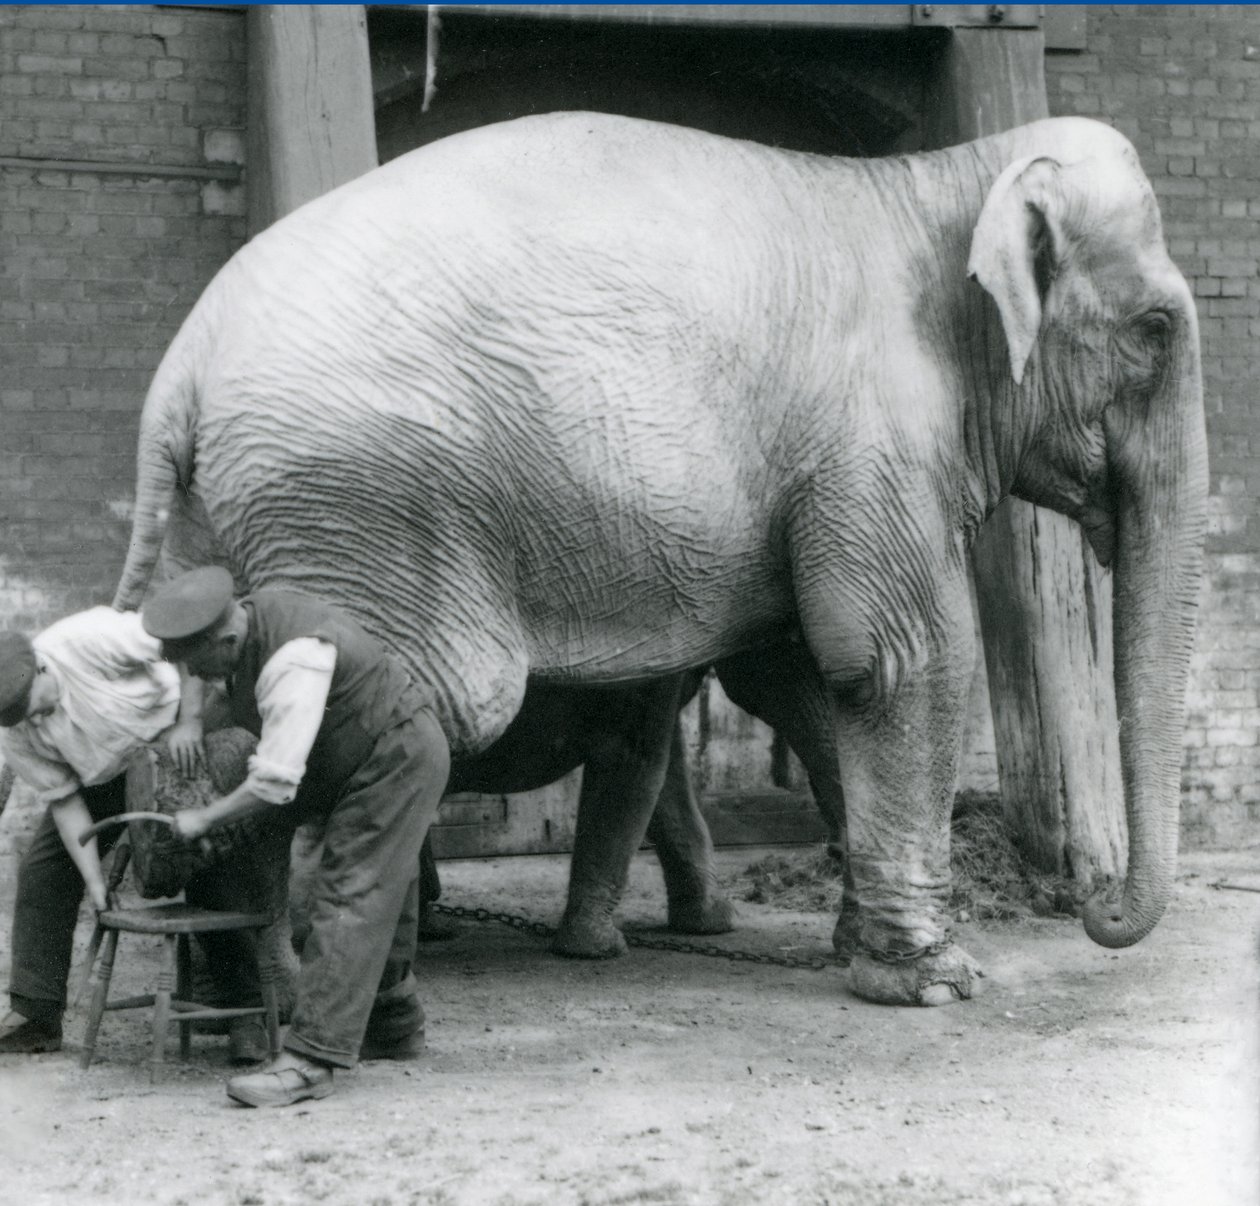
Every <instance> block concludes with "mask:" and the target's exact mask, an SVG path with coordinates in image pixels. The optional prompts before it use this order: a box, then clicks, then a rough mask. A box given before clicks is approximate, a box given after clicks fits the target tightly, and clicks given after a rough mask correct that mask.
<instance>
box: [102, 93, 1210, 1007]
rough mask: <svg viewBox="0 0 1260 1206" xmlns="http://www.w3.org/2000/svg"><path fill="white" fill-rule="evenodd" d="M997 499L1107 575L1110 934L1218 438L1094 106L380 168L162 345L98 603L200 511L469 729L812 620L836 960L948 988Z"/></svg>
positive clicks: (527, 138) (463, 140)
mask: <svg viewBox="0 0 1260 1206" xmlns="http://www.w3.org/2000/svg"><path fill="white" fill-rule="evenodd" d="M180 487H183V488H184V491H186V492H187V493H186V494H182V493H181V491H180ZM1009 494H1014V495H1017V496H1019V497H1021V498H1025V499H1028V500H1029V501H1032V502H1035V503H1039V504H1042V505H1045V506H1049V507H1053V508H1056V509H1058V510H1060V511H1062V512H1064V513H1065V514H1067V515H1069V516H1071V517H1073V518H1075V519H1077V520H1078V521H1079V522H1080V523H1081V524H1082V526H1083V527H1084V529H1085V531H1086V533H1087V534H1088V536H1089V539H1090V541H1091V543H1092V545H1093V547H1094V548H1095V550H1096V551H1097V552H1098V555H1099V556H1100V558H1102V559H1103V560H1104V561H1107V562H1109V563H1111V564H1112V565H1114V569H1115V591H1114V600H1115V601H1114V613H1113V619H1114V624H1115V633H1116V637H1115V650H1116V654H1115V674H1116V697H1117V703H1118V706H1119V711H1120V715H1121V716H1122V717H1123V724H1122V726H1121V732H1120V742H1121V757H1122V763H1123V772H1124V778H1125V789H1126V803H1127V812H1128V818H1129V831H1130V859H1129V869H1128V877H1127V881H1126V886H1125V894H1124V899H1123V901H1122V902H1120V904H1118V905H1116V906H1114V907H1111V906H1104V905H1097V904H1096V905H1094V906H1093V907H1091V908H1089V909H1087V910H1086V917H1085V923H1086V929H1087V931H1088V933H1089V934H1090V935H1091V936H1092V937H1093V938H1094V939H1095V940H1097V941H1099V942H1102V943H1104V944H1107V945H1112V946H1122V945H1127V944H1129V943H1132V942H1135V941H1137V940H1138V939H1140V938H1141V937H1142V936H1143V935H1144V934H1146V933H1147V932H1148V931H1149V930H1150V928H1151V927H1152V926H1153V925H1154V924H1155V923H1156V921H1157V920H1158V918H1159V916H1160V914H1161V913H1162V911H1163V909H1164V907H1165V904H1166V902H1167V899H1168V895H1169V891H1170V886H1171V882H1172V876H1173V872H1174V867H1175V857H1176V843H1177V807H1178V793H1179V786H1180V785H1179V773H1180V763H1181V747H1180V740H1181V732H1182V727H1183V724H1184V696H1185V682H1186V674H1187V667H1188V660H1189V651H1190V643H1191V638H1192V631H1193V623H1194V612H1195V605H1196V601H1197V593H1198V581H1199V573H1200V560H1201V551H1202V542H1203V533H1204V524H1205V498H1206V458H1205V436H1204V425H1203V404H1202V387H1201V382H1200V369H1199V352H1198V328H1197V319H1196V315H1195V312H1194V306H1193V302H1192V299H1191V296H1190V293H1189V290H1188V289H1187V287H1186V283H1185V280H1184V279H1183V277H1182V276H1181V274H1180V273H1179V272H1178V271H1177V269H1176V268H1175V267H1174V265H1173V264H1172V262H1171V260H1170V259H1169V258H1168V255H1167V252H1166V250H1165V248H1164V243H1163V234H1162V230H1161V224H1160V218H1159V212H1158V207H1157V205H1156V202H1155V198H1154V195H1153V193H1152V191H1151V187H1150V184H1149V182H1148V181H1147V180H1146V178H1145V176H1144V175H1143V174H1142V171H1141V168H1140V166H1139V164H1138V160H1137V156H1136V153H1135V152H1134V150H1133V148H1132V147H1131V146H1130V145H1129V143H1128V142H1127V141H1126V140H1125V139H1124V138H1123V137H1122V136H1121V135H1119V134H1117V133H1116V132H1115V131H1113V130H1111V129H1110V128H1108V127H1106V126H1104V125H1101V124H1098V123H1094V122H1090V121H1086V120H1083V119H1055V120H1051V121H1045V122H1038V123H1034V124H1032V125H1030V126H1025V127H1021V128H1019V129H1016V130H1012V131H1009V132H1007V133H1005V134H1001V135H997V136H994V137H991V138H987V139H983V140H980V141H978V142H974V143H969V144H967V145H965V146H962V147H957V148H952V149H950V150H946V151H939V152H933V153H931V154H922V155H903V156H897V157H894V158H889V159H878V160H848V159H840V158H826V157H821V156H813V155H804V154H798V153H792V152H785V151H779V150H775V149H772V148H768V147H763V146H758V145H755V144H752V143H745V142H736V141H731V140H727V139H722V138H718V137H714V136H711V135H707V134H703V133H700V132H697V131H693V130H686V129H682V128H679V127H674V126H667V125H660V124H656V123H651V122H642V121H635V120H631V119H627V118H619V117H613V116H608V115H600V114H588V113H577V114H559V113H557V114H550V115H547V116H542V117H535V118H526V119H522V120H520V121H516V122H508V123H504V124H502V125H496V126H489V127H484V128H482V129H478V130H473V131H470V132H468V133H465V134H460V135H457V136H455V137H452V138H449V139H444V140H442V141H440V142H437V143H434V144H432V145H430V146H427V147H424V148H421V149H420V150H417V151H414V152H412V153H411V154H408V155H405V156H403V157H401V158H399V159H397V160H395V161H393V162H391V163H389V164H386V165H385V166H383V167H381V168H379V169H378V170H376V171H373V172H370V173H368V174H367V175H366V176H363V177H361V178H359V179H358V180H355V181H352V182H351V183H349V184H347V185H344V186H343V187H341V188H338V189H336V190H334V191H333V192H331V193H329V194H327V195H326V196H324V197H321V198H319V199H318V200H316V201H313V202H311V203H310V204H308V205H306V206H304V207H303V208H301V209H299V210H297V211H296V212H294V213H293V214H291V215H289V216H288V217H286V218H285V219H283V220H282V221H280V222H278V223H276V225H275V226H273V227H271V228H270V229H268V230H266V231H264V232H263V233H262V234H261V235H259V236H258V237H257V238H255V239H254V240H253V241H252V242H251V243H250V244H248V245H247V246H246V247H245V248H243V249H242V250H241V251H240V252H239V253H238V254H237V255H236V256H235V257H234V258H233V259H232V261H231V262H230V263H229V264H228V265H227V266H226V267H225V268H224V269H223V270H222V271H221V272H220V273H219V274H218V276H217V277H216V278H215V280H214V281H213V282H212V283H211V284H210V286H209V287H208V288H207V289H206V291H205V293H204V294H203V296H202V298H201V300H200V301H199V302H198V304H197V306H196V308H195V309H194V311H193V313H192V314H191V315H190V317H189V319H188V320H187V322H186V323H185V325H184V327H183V328H182V329H181V331H180V333H179V335H178V336H177V337H176V339H175V341H174V343H173V344H172V346H171V348H170V349H169V351H168V353H167V355H166V357H165V358H164V360H163V362H162V364H161V366H160V368H159V370H158V373H157V375H156V377H155V379H154V382H153V386H152V388H151V390H150V393H149V396H148V399H147V401H146V403H145V409H144V414H143V418H142V424H141V436H140V447H139V484H138V492H137V506H136V521H135V526H134V531H133V542H132V547H131V550H130V555H129V559H128V563H127V566H126V567H125V569H124V573H123V577H122V581H121V583H120V586H119V590H118V594H117V600H116V601H117V602H118V603H119V604H120V605H122V606H134V605H135V604H136V603H138V602H139V599H140V596H141V594H142V592H143V590H144V589H145V586H146V584H147V582H148V580H149V577H150V574H151V571H152V569H153V567H154V564H155V563H156V561H157V558H158V553H159V549H160V545H161V541H162V538H163V534H164V531H165V527H166V520H167V516H168V515H169V514H170V513H171V511H172V509H173V508H176V501H177V499H178V498H180V497H181V496H183V497H187V498H189V499H191V500H193V501H194V502H195V503H196V505H197V506H198V507H202V508H204V513H205V515H206V516H207V517H208V521H209V523H210V525H211V526H212V527H213V530H214V532H215V533H216V535H217V537H218V538H219V540H220V541H221V543H222V547H223V551H224V553H225V554H226V556H227V559H228V561H229V563H230V564H231V565H232V567H233V569H234V571H235V572H236V573H237V574H238V575H239V576H240V578H241V579H242V580H243V581H244V582H246V583H248V584H249V586H250V587H251V588H253V589H258V588H262V587H287V588H291V589H298V590H305V591H309V592H311V593H314V594H317V595H320V596H323V597H326V598H329V599H332V600H334V601H336V602H339V603H341V604H343V605H345V606H347V607H348V608H350V609H351V610H352V611H353V612H354V613H355V614H356V615H357V616H359V617H360V618H361V619H362V620H363V621H364V622H365V623H367V624H368V625H369V626H370V627H371V628H372V629H373V630H374V631H375V632H377V633H378V634H379V635H381V636H382V637H383V638H384V639H386V640H387V641H388V643H389V644H390V645H391V646H392V647H393V648H394V649H395V650H397V651H398V653H399V655H400V656H402V657H403V658H404V659H405V660H406V662H407V664H408V666H409V668H410V670H411V671H412V673H413V674H414V676H415V678H416V680H417V682H418V683H420V684H422V686H423V687H424V688H425V689H426V690H427V691H428V693H429V694H430V696H431V698H432V701H433V707H434V709H435V712H436V714H437V715H438V717H439V719H440V721H441V724H442V726H443V729H444V731H445V733H446V735H447V738H448V740H449V742H450V744H451V747H452V749H453V751H454V752H455V753H456V754H457V755H459V754H461V753H475V752H477V751H480V750H483V749H485V748H486V747H487V746H489V745H490V744H491V743H492V742H493V741H494V740H495V739H496V738H497V737H498V736H500V735H501V734H502V733H503V732H504V730H505V729H506V728H507V726H508V725H509V723H510V722H511V720H512V718H513V717H514V716H515V715H516V713H517V711H518V710H519V708H520V705H521V701H522V698H523V696H524V693H525V686H526V681H527V679H528V678H529V677H530V676H535V677H537V678H538V679H541V680H548V681H555V682H560V683H582V684H601V683H603V684H610V683H611V684H616V683H623V682H629V681H632V680H649V679H656V678H659V677H660V676H668V675H673V674H676V673H678V672H681V671H684V670H686V669H688V668H690V667H694V666H703V665H708V664H711V663H713V662H715V661H718V660H720V659H722V658H723V657H726V656H728V655H731V654H733V653H736V652H738V651H740V650H742V649H747V648H752V647H755V646H756V645H758V644H759V643H761V642H762V641H764V640H765V639H766V638H767V637H768V636H777V635H781V634H783V633H784V632H786V631H787V630H788V629H789V628H790V627H793V626H798V627H799V629H800V631H801V633H802V635H803V639H804V641H805V644H806V647H807V648H808V650H809V652H810V654H811V655H812V658H813V659H814V661H815V662H816V664H817V666H818V668H819V670H820V672H821V674H822V677H823V680H824V681H825V683H826V685H827V692H828V703H829V708H828V710H829V722H828V723H829V724H830V725H831V727H832V729H833V732H834V745H835V748H837V749H839V750H840V751H841V752H842V757H841V763H840V778H841V780H842V783H843V790H844V797H845V808H846V815H847V824H848V845H849V855H850V858H849V867H850V873H851V877H852V882H853V884H854V887H855V894H856V904H857V925H856V933H855V934H854V935H853V942H854V948H855V950H856V951H857V953H858V954H859V955H861V956H862V959H863V962H862V963H860V964H858V965H857V966H859V967H860V968H865V967H866V961H867V960H869V961H871V962H874V963H878V964H886V963H888V961H889V960H895V961H897V962H898V963H899V964H905V963H907V962H911V963H912V962H913V961H914V960H916V959H922V960H929V961H931V962H930V965H925V966H927V967H928V974H927V975H926V977H923V976H917V975H916V976H915V977H914V983H915V984H916V985H918V984H920V983H923V982H930V984H931V986H932V991H931V992H930V993H926V994H925V993H923V992H922V991H920V989H919V988H917V987H916V988H913V989H912V988H897V987H896V986H895V985H893V986H892V987H891V988H890V987H889V985H890V983H891V980H890V978H889V977H887V976H884V975H876V976H874V977H868V976H866V975H865V972H863V973H862V974H855V976H854V980H853V986H854V988H855V989H856V990H857V991H858V992H864V991H865V992H867V995H872V996H876V997H878V998H879V999H881V1000H904V1001H906V1002H908V1003H910V1002H917V1001H921V1000H923V999H924V997H925V996H928V997H931V998H932V999H933V1000H937V999H944V998H945V997H948V998H950V999H953V998H954V997H961V996H966V995H968V994H969V993H970V992H971V991H972V987H973V983H974V979H975V977H974V975H973V973H972V968H971V964H970V961H969V960H968V959H967V958H966V957H965V956H964V955H963V954H962V953H960V952H954V953H950V952H948V951H947V947H948V944H949V923H948V915H947V911H946V907H945V906H946V901H947V898H948V891H949V833H948V827H949V815H950V802H951V796H952V790H953V784H954V778H955V770H956V767H957V764H958V758H959V751H960V746H961V741H962V735H963V733H962V730H963V719H964V715H965V710H966V709H965V698H966V692H967V689H968V684H969V682H970V677H971V667H972V662H973V648H972V645H973V638H972V626H971V613H970V607H969V601H968V592H967V577H966V561H967V552H968V548H969V544H970V541H971V540H972V538H973V537H974V535H975V532H976V531H977V529H978V528H979V526H980V525H981V523H983V521H984V519H985V518H986V516H987V515H988V514H990V513H991V511H992V510H993V508H994V507H995V506H996V505H997V504H998V502H999V501H1000V500H1001V499H1002V498H1003V497H1005V496H1006V495H1009ZM627 827H628V826H627ZM942 977H943V978H944V980H943V981H942ZM872 979H873V980H874V983H873V985H872V986H870V987H869V988H868V982H869V981H871V980H872Z"/></svg>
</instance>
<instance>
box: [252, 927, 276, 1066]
mask: <svg viewBox="0 0 1260 1206" xmlns="http://www.w3.org/2000/svg"><path fill="white" fill-rule="evenodd" d="M276 932H277V927H276V926H274V925H271V926H268V927H267V928H266V929H264V930H259V932H258V944H257V949H258V982H259V986H260V987H261V989H262V999H263V1007H264V1008H265V1009H266V1011H267V1051H268V1053H269V1054H270V1055H271V1058H272V1059H275V1058H276V1056H278V1055H279V1054H280V1003H279V999H278V995H277V993H276V970H277V964H278V960H277V958H276V949H275V948H276Z"/></svg>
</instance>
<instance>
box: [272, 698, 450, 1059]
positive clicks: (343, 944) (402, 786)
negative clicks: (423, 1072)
mask: <svg viewBox="0 0 1260 1206" xmlns="http://www.w3.org/2000/svg"><path fill="white" fill-rule="evenodd" d="M445 748H446V745H445V740H444V739H443V738H441V731H440V729H438V727H437V724H436V722H435V721H434V720H433V719H432V717H430V716H428V715H427V714H426V713H423V712H422V713H420V714H419V715H417V716H413V717H410V718H408V719H407V720H405V721H403V722H402V723H400V724H398V725H395V726H394V727H393V728H390V729H388V730H386V731H385V732H384V733H382V734H381V735H380V737H378V738H377V740H376V743H375V745H374V746H373V747H372V752H371V754H369V755H368V757H367V759H366V761H364V763H363V764H362V765H361V766H360V767H359V769H358V770H357V771H356V772H355V773H354V774H353V775H352V776H351V777H350V779H349V780H348V781H347V783H346V785H345V787H344V789H343V790H342V792H341V793H340V794H339V796H338V797H337V799H336V800H335V802H333V804H332V807H331V808H330V810H329V811H328V813H327V815H326V819H325V823H324V834H323V846H322V849H321V852H320V861H319V866H318V868H317V870H316V872H315V874H314V876H313V877H312V882H311V889H310V932H309V934H308V935H307V938H306V941H305V942H304V943H303V945H302V952H301V963H300V969H299V972H298V986H297V1000H296V1002H295V1004H294V1007H293V1019H292V1022H291V1023H290V1026H289V1032H288V1036H287V1037H286V1039H285V1044H284V1045H285V1047H286V1048H288V1049H289V1050H290V1051H294V1052H296V1053H298V1054H300V1055H304V1056H306V1057H308V1058H311V1059H316V1060H320V1061H322V1062H324V1063H328V1064H333V1065H336V1066H339V1067H344V1068H349V1067H353V1066H354V1064H355V1063H356V1062H357V1060H358V1056H359V1046H360V1044H361V1043H362V1041H363V1038H364V1035H365V1033H366V1032H367V1029H368V1026H369V1021H370V1024H371V1030H372V1037H373V1038H374V1039H376V1040H381V1041H388V1040H389V1039H392V1038H399V1037H403V1036H405V1035H407V1034H409V1033H411V1032H413V1031H415V1030H417V1029H418V1028H419V1024H420V1018H421V1017H422V1015H421V1013H420V1010H419V1003H418V1002H417V1000H416V992H415V980H414V978H413V977H412V974H411V964H412V960H413V959H414V957H415V946H416V921H417V917H418V910H419V897H420V892H419V880H418V875H417V872H418V868H419V858H420V847H421V845H422V844H423V841H424V835H425V831H426V830H427V829H428V826H429V823H430V822H431V821H432V819H433V817H434V815H435V814H436V812H437V805H438V801H439V799H440V797H441V793H442V788H443V786H444V785H445V783H446V775H447V770H448V767H447V765H446V761H445ZM438 754H441V755H442V756H441V758H440V760H439V758H438V757H437V755H438ZM439 761H440V764H439Z"/></svg>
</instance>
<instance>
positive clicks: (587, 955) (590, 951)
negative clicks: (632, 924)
mask: <svg viewBox="0 0 1260 1206" xmlns="http://www.w3.org/2000/svg"><path fill="white" fill-rule="evenodd" d="M628 949H629V947H628V946H627V945H626V940H625V938H624V936H623V935H622V933H621V931H620V930H619V929H618V928H617V927H616V926H615V925H613V922H612V917H611V916H609V915H608V914H607V913H604V912H592V911H582V912H577V913H565V915H564V917H563V918H562V919H561V921H560V925H559V926H558V927H557V929H556V933H555V937H554V938H552V940H551V950H552V952H553V953H554V954H557V955H563V956H564V957H565V958H566V959H616V958H618V957H619V956H621V955H624V954H625V953H626V951H627V950H628Z"/></svg>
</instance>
